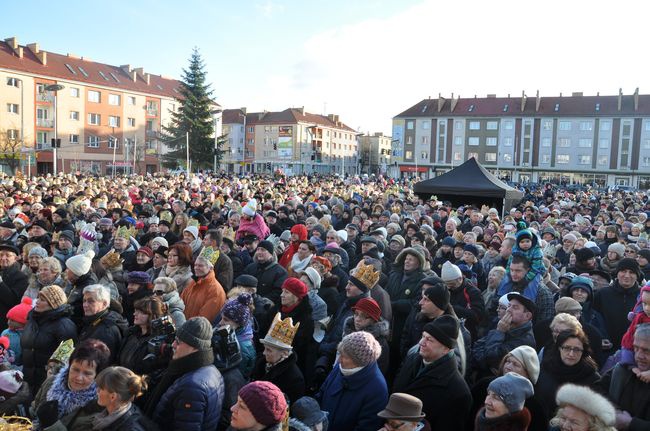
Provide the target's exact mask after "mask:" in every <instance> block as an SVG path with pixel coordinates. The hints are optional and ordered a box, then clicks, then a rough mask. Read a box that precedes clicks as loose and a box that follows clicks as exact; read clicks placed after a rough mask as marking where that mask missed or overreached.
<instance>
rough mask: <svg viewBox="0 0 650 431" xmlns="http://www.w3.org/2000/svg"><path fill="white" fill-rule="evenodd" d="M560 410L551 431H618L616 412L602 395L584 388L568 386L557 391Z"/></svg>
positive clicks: (552, 423) (552, 421)
mask: <svg viewBox="0 0 650 431" xmlns="http://www.w3.org/2000/svg"><path fill="white" fill-rule="evenodd" d="M555 401H556V403H557V405H558V406H560V408H559V409H558V411H557V413H556V415H555V417H554V418H553V419H551V422H550V425H551V428H550V431H575V430H581V431H583V430H584V431H616V427H615V425H616V410H615V409H614V406H613V405H612V403H611V402H610V401H609V400H608V399H607V398H605V397H603V396H602V395H600V394H598V393H596V392H594V391H592V390H591V389H589V388H586V387H584V386H578V385H572V384H566V385H564V386H562V387H561V388H560V390H558V391H557V395H556V397H555Z"/></svg>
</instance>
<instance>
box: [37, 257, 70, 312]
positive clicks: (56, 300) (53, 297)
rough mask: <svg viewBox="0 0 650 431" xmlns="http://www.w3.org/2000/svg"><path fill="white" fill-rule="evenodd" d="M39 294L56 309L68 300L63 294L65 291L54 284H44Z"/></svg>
mask: <svg viewBox="0 0 650 431" xmlns="http://www.w3.org/2000/svg"><path fill="white" fill-rule="evenodd" d="M68 260H69V259H68ZM39 295H42V296H43V298H45V300H46V301H47V303H48V304H50V307H52V308H53V309H57V308H59V307H60V306H62V305H63V304H66V303H67V302H68V298H67V297H66V296H65V292H64V291H63V289H61V288H60V287H59V286H57V285H56V284H52V285H50V286H45V287H44V288H42V289H41V291H40V292H39Z"/></svg>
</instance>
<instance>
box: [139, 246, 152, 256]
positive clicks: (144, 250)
mask: <svg viewBox="0 0 650 431" xmlns="http://www.w3.org/2000/svg"><path fill="white" fill-rule="evenodd" d="M137 253H142V254H144V255H146V256H147V257H153V250H151V249H150V248H149V247H147V246H145V247H140V248H139V249H138V251H137Z"/></svg>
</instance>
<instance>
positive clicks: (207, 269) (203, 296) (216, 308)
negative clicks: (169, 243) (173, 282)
mask: <svg viewBox="0 0 650 431" xmlns="http://www.w3.org/2000/svg"><path fill="white" fill-rule="evenodd" d="M170 255H171V252H170ZM213 268H214V264H213V263H212V261H211V260H210V258H209V257H205V256H203V255H201V256H199V257H197V258H196V262H194V276H195V277H194V278H193V279H192V280H191V281H190V283H189V285H188V286H187V288H186V289H185V290H183V291H182V292H181V299H182V300H183V302H184V303H185V318H186V319H188V320H189V319H191V318H192V317H197V316H203V317H205V318H206V319H208V320H209V321H210V323H214V322H215V320H216V318H217V315H218V314H219V312H220V311H221V309H222V308H223V305H224V304H225V303H226V292H225V291H224V290H223V287H221V284H220V283H219V281H217V277H216V276H215V274H214V271H213Z"/></svg>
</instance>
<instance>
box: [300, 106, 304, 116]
mask: <svg viewBox="0 0 650 431" xmlns="http://www.w3.org/2000/svg"><path fill="white" fill-rule="evenodd" d="M300 113H301V114H302V115H305V107H304V106H301V107H300Z"/></svg>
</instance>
